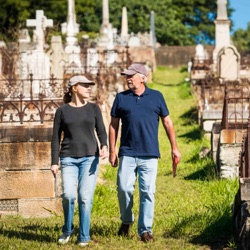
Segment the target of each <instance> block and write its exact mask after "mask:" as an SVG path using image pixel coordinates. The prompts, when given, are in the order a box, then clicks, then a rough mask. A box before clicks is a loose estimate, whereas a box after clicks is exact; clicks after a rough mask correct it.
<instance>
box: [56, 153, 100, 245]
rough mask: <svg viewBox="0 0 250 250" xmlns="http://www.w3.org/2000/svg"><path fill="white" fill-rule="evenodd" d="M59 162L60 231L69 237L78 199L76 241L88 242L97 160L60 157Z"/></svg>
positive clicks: (93, 157)
mask: <svg viewBox="0 0 250 250" xmlns="http://www.w3.org/2000/svg"><path fill="white" fill-rule="evenodd" d="M60 161H61V171H62V184H63V185H62V186H63V194H62V198H63V200H62V205H63V211H64V226H63V228H62V231H63V233H64V234H66V235H70V234H72V232H73V219H74V208H75V200H76V198H78V207H79V236H78V241H79V242H88V241H89V240H90V235H89V231H90V215H91V208H92V202H93V196H94V191H95V186H96V178H97V173H98V166H99V165H98V164H99V158H98V157H96V156H89V157H81V158H72V157H62V158H61V159H60ZM77 191H78V192H77ZM77 193H78V196H77Z"/></svg>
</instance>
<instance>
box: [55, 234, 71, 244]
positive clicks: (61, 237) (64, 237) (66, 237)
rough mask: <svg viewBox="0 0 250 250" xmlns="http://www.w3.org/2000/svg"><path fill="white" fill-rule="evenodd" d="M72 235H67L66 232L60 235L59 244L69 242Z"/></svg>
mask: <svg viewBox="0 0 250 250" xmlns="http://www.w3.org/2000/svg"><path fill="white" fill-rule="evenodd" d="M70 236H71V235H66V234H65V233H63V234H62V235H61V236H60V237H59V239H58V243H59V244H62V245H63V244H66V243H68V241H69V239H70Z"/></svg>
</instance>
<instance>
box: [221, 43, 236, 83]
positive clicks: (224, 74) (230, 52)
mask: <svg viewBox="0 0 250 250" xmlns="http://www.w3.org/2000/svg"><path fill="white" fill-rule="evenodd" d="M217 60H218V72H219V77H220V78H223V79H225V80H237V79H239V72H240V54H239V53H238V52H237V50H236V48H235V47H234V46H229V47H224V48H222V49H221V50H220V51H219V53H218V59H217Z"/></svg>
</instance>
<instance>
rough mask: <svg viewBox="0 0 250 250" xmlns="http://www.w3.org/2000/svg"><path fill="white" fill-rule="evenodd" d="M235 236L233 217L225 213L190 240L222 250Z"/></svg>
mask: <svg viewBox="0 0 250 250" xmlns="http://www.w3.org/2000/svg"><path fill="white" fill-rule="evenodd" d="M235 236H236V232H235V229H234V226H233V221H232V218H231V217H230V216H229V215H227V214H224V215H223V216H222V217H220V218H219V219H218V220H217V221H215V222H214V223H212V224H211V225H210V226H208V227H207V228H206V229H205V230H204V231H203V232H202V233H201V234H200V235H198V236H196V237H194V238H193V239H192V240H191V241H190V242H191V243H193V244H198V245H202V244H206V245H209V246H210V249H211V250H222V249H224V248H225V247H228V244H229V242H230V241H231V240H232V239H233V238H235Z"/></svg>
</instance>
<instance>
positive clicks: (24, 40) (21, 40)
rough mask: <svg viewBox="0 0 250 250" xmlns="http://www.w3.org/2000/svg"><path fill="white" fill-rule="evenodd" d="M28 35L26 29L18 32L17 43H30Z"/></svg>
mask: <svg viewBox="0 0 250 250" xmlns="http://www.w3.org/2000/svg"><path fill="white" fill-rule="evenodd" d="M30 41H31V39H30V35H29V31H28V29H21V30H20V31H19V36H18V42H19V43H30Z"/></svg>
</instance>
